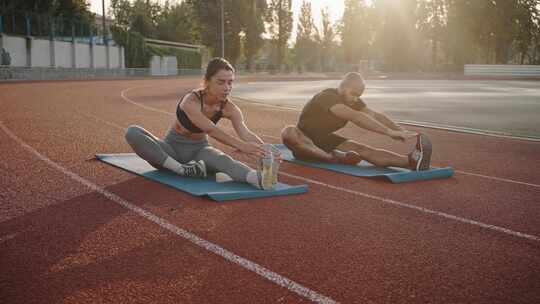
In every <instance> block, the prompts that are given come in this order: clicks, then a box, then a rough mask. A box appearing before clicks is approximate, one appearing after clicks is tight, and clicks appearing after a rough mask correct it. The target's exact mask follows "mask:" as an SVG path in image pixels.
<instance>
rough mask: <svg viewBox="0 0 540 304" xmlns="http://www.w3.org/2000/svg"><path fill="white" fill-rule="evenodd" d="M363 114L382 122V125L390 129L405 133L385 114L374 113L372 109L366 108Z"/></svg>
mask: <svg viewBox="0 0 540 304" xmlns="http://www.w3.org/2000/svg"><path fill="white" fill-rule="evenodd" d="M362 112H364V113H366V114H367V115H369V116H371V117H373V118H374V119H375V120H377V121H378V122H380V123H381V124H383V125H385V126H387V127H388V128H390V129H392V130H396V131H405V129H404V128H402V127H401V126H400V125H398V124H397V123H395V122H394V121H393V120H392V119H390V117H388V116H386V115H385V114H383V113H380V112H377V111H373V110H372V109H370V108H368V107H365V108H364V109H363V110H362Z"/></svg>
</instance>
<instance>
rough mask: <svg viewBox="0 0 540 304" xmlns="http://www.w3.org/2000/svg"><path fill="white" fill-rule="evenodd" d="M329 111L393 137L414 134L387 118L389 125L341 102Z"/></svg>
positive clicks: (414, 134) (368, 128)
mask: <svg viewBox="0 0 540 304" xmlns="http://www.w3.org/2000/svg"><path fill="white" fill-rule="evenodd" d="M330 111H331V112H332V113H333V114H334V115H336V116H337V117H339V118H341V119H345V120H348V121H350V122H352V123H354V124H355V125H357V126H359V127H361V128H364V129H367V130H370V131H373V132H376V133H379V134H383V135H387V136H389V137H391V138H393V139H399V140H405V139H407V138H410V137H413V136H416V133H412V132H409V131H406V130H403V129H402V128H401V127H399V126H398V125H397V124H395V123H393V122H392V121H391V120H390V119H389V118H387V120H388V122H389V123H390V125H391V126H387V125H385V124H384V123H382V122H380V121H379V120H377V119H375V118H374V117H372V116H371V115H370V114H368V113H367V112H366V111H356V110H353V109H351V108H349V107H347V106H345V105H342V104H337V105H335V106H332V107H331V108H330Z"/></svg>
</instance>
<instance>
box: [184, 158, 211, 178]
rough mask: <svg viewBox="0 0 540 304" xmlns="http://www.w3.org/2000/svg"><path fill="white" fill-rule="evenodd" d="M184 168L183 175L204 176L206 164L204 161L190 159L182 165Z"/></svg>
mask: <svg viewBox="0 0 540 304" xmlns="http://www.w3.org/2000/svg"><path fill="white" fill-rule="evenodd" d="M182 167H183V168H184V174H183V175H184V176H187V177H196V178H206V165H205V164H204V161H202V160H199V161H193V160H192V161H190V162H188V163H185V164H183V165H182Z"/></svg>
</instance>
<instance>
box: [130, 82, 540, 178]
mask: <svg viewBox="0 0 540 304" xmlns="http://www.w3.org/2000/svg"><path fill="white" fill-rule="evenodd" d="M136 88H142V87H131V88H128V89H125V90H123V91H122V92H120V95H121V96H122V98H123V99H124V100H125V101H127V102H129V103H131V104H133V105H136V106H138V107H141V108H144V109H146V110H149V111H153V112H157V113H162V114H166V115H171V116H174V115H175V113H171V112H166V111H162V110H159V109H156V108H152V107H148V106H145V105H142V104H140V103H138V102H136V101H133V100H131V99H129V97H127V96H125V94H124V92H127V91H129V90H132V89H136ZM248 102H249V101H248ZM271 107H277V108H280V107H279V106H271ZM262 136H264V137H267V138H272V139H276V140H281V138H280V137H275V136H271V135H266V134H262ZM513 139H523V138H513ZM454 172H455V173H460V174H465V175H471V176H476V177H481V178H486V179H491V180H496V181H499V182H506V183H512V184H517V185H524V186H530V187H535V188H540V185H537V184H531V183H527V182H522V181H516V180H512V179H507V178H501V177H496V176H489V175H483V174H478V173H472V172H466V171H461V170H454Z"/></svg>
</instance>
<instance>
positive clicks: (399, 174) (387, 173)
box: [275, 144, 454, 183]
mask: <svg viewBox="0 0 540 304" xmlns="http://www.w3.org/2000/svg"><path fill="white" fill-rule="evenodd" d="M275 146H276V147H277V148H278V149H279V150H280V151H281V153H282V155H283V159H284V160H286V161H290V162H293V163H296V164H300V165H304V166H308V167H314V168H320V169H326V170H331V171H336V172H340V173H345V174H348V175H353V176H362V177H385V178H387V179H389V180H390V181H391V182H392V183H405V182H413V181H419V180H427V179H436V178H448V177H450V176H452V175H453V174H454V170H453V169H452V168H451V167H446V168H433V169H429V170H425V171H411V170H409V169H404V168H395V167H389V168H381V167H375V166H374V165H372V164H370V163H369V162H366V161H362V162H360V163H359V164H358V165H343V164H332V163H323V162H307V161H302V160H298V159H295V158H294V156H293V154H292V152H291V151H290V150H289V149H287V147H286V146H285V145H281V144H280V145H275Z"/></svg>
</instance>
